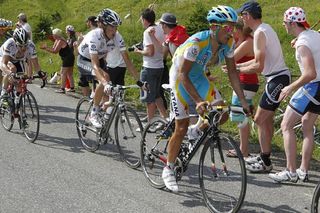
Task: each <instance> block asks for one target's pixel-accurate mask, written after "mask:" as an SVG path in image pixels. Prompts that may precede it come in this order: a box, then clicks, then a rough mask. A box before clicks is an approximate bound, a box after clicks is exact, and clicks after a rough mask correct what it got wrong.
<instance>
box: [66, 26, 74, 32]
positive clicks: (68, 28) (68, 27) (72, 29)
mask: <svg viewBox="0 0 320 213" xmlns="http://www.w3.org/2000/svg"><path fill="white" fill-rule="evenodd" d="M66 31H69V32H74V27H73V26H72V25H67V26H66Z"/></svg>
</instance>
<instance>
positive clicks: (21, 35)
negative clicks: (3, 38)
mask: <svg viewBox="0 0 320 213" xmlns="http://www.w3.org/2000/svg"><path fill="white" fill-rule="evenodd" d="M12 37H13V39H14V41H15V42H16V44H18V45H26V44H28V40H29V35H28V33H27V32H26V31H25V30H24V29H23V28H17V29H15V30H14V32H13V36H12Z"/></svg>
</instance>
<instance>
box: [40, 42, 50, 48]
mask: <svg viewBox="0 0 320 213" xmlns="http://www.w3.org/2000/svg"><path fill="white" fill-rule="evenodd" d="M47 47H48V46H47V44H46V43H42V44H40V49H43V50H45V49H46V48H47Z"/></svg>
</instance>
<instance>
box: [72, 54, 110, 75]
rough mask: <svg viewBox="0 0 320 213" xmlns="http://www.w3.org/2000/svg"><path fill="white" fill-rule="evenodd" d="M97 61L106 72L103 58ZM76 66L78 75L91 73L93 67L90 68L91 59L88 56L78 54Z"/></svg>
mask: <svg viewBox="0 0 320 213" xmlns="http://www.w3.org/2000/svg"><path fill="white" fill-rule="evenodd" d="M99 63H100V67H101V68H102V69H103V70H104V71H105V72H107V66H106V62H105V60H104V59H103V58H101V59H100V60H99ZM77 67H78V71H79V73H80V76H81V75H89V76H90V75H92V71H93V68H92V64H91V60H90V59H88V58H85V57H83V56H81V55H78V58H77Z"/></svg>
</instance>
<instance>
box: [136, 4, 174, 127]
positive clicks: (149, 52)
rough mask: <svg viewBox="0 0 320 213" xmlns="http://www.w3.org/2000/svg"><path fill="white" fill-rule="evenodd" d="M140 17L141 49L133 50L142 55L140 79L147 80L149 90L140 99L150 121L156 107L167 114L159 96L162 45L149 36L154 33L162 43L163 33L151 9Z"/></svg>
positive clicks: (163, 115)
mask: <svg viewBox="0 0 320 213" xmlns="http://www.w3.org/2000/svg"><path fill="white" fill-rule="evenodd" d="M140 18H141V23H142V25H143V27H144V28H145V31H144V33H143V49H142V50H139V49H138V48H137V47H136V48H135V50H134V52H135V53H138V54H141V55H142V56H143V65H142V71H141V73H140V80H141V81H143V82H144V81H147V82H148V85H149V91H150V92H149V93H148V95H147V97H146V98H145V99H144V100H142V101H144V102H146V103H147V115H148V121H150V120H151V119H152V118H153V117H154V114H155V112H156V109H157V108H158V109H159V111H160V114H161V116H162V117H164V118H166V117H167V116H168V115H167V112H166V109H165V107H164V105H163V100H162V98H161V96H160V87H161V77H162V73H163V69H164V65H163V53H162V47H158V45H157V44H156V43H155V42H154V40H153V39H152V37H151V35H152V34H154V36H155V37H156V39H157V40H158V41H159V42H160V43H162V42H163V41H164V33H163V30H162V28H161V26H159V25H156V24H155V19H156V15H155V13H154V11H153V10H152V9H150V8H148V9H145V10H144V11H143V12H142V13H141V17H140Z"/></svg>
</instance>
